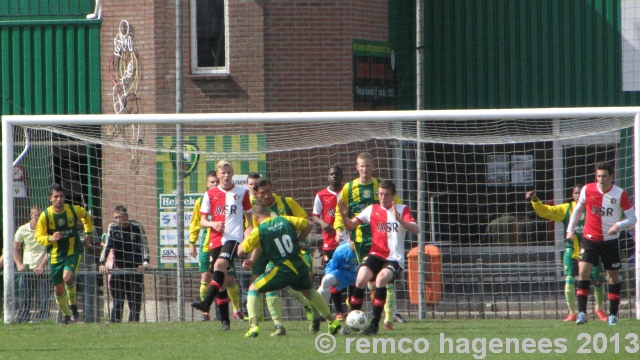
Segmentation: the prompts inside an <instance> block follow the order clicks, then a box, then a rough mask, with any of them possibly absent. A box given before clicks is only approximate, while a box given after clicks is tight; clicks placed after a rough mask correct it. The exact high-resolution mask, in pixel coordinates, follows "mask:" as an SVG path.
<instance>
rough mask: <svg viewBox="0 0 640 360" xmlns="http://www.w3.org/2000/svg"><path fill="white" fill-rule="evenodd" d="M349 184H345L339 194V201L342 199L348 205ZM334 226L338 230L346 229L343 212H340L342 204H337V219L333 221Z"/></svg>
mask: <svg viewBox="0 0 640 360" xmlns="http://www.w3.org/2000/svg"><path fill="white" fill-rule="evenodd" d="M348 188H349V186H347V185H345V186H343V187H342V190H341V191H340V195H339V196H338V202H339V201H340V200H342V202H344V203H345V204H346V205H347V206H348V205H349V194H348V191H349V190H348ZM333 228H334V229H336V230H344V222H343V220H342V214H340V205H339V204H338V205H336V219H335V220H334V222H333Z"/></svg>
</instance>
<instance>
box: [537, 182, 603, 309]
mask: <svg viewBox="0 0 640 360" xmlns="http://www.w3.org/2000/svg"><path fill="white" fill-rule="evenodd" d="M581 189H582V184H579V185H576V186H575V187H573V190H572V195H573V202H570V203H564V204H560V205H546V204H543V203H542V201H540V199H539V198H538V196H537V195H536V191H535V190H531V191H529V192H527V193H526V194H525V197H526V198H527V199H530V200H531V206H533V209H534V210H535V212H536V214H538V215H539V216H540V217H542V218H545V219H547V220H551V221H556V222H560V221H562V222H563V223H564V226H565V230H566V227H567V225H568V224H569V218H571V213H572V212H573V209H574V208H575V206H576V202H577V201H578V198H579V197H580V190H581ZM583 227H584V216H583V217H582V218H581V219H580V220H579V221H578V224H577V226H576V234H575V236H574V237H573V239H571V240H565V242H564V258H563V263H564V275H565V286H564V295H565V298H566V299H567V306H568V307H569V315H567V317H566V318H564V321H576V302H575V300H576V287H575V283H576V276H578V252H579V250H580V243H581V242H582V228H583ZM591 280H593V282H594V289H595V297H596V306H595V313H596V315H597V316H598V318H599V319H600V320H602V321H607V315H606V314H605V313H604V310H603V309H602V306H603V304H604V269H603V268H602V264H601V263H600V262H599V261H598V265H597V266H594V267H593V269H592V270H591Z"/></svg>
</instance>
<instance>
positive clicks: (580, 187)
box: [572, 184, 584, 190]
mask: <svg viewBox="0 0 640 360" xmlns="http://www.w3.org/2000/svg"><path fill="white" fill-rule="evenodd" d="M583 186H584V184H576V185H575V186H574V187H573V189H582V187H583ZM573 189H572V190H573Z"/></svg>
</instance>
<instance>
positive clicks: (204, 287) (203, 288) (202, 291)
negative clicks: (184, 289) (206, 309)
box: [200, 281, 209, 301]
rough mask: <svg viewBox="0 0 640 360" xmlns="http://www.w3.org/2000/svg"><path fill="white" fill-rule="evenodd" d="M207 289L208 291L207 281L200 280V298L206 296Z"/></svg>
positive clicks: (202, 299)
mask: <svg viewBox="0 0 640 360" xmlns="http://www.w3.org/2000/svg"><path fill="white" fill-rule="evenodd" d="M207 291H209V283H207V282H204V281H200V300H201V301H204V298H205V297H207Z"/></svg>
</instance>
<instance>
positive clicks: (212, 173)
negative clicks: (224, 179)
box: [207, 170, 218, 178]
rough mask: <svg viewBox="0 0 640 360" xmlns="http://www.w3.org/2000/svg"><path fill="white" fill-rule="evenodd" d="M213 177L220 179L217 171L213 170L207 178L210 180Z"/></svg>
mask: <svg viewBox="0 0 640 360" xmlns="http://www.w3.org/2000/svg"><path fill="white" fill-rule="evenodd" d="M212 176H215V177H216V178H217V177H218V174H217V173H216V172H215V171H213V170H212V171H209V172H208V173H207V178H210V177H212Z"/></svg>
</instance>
